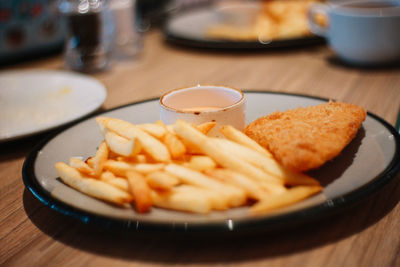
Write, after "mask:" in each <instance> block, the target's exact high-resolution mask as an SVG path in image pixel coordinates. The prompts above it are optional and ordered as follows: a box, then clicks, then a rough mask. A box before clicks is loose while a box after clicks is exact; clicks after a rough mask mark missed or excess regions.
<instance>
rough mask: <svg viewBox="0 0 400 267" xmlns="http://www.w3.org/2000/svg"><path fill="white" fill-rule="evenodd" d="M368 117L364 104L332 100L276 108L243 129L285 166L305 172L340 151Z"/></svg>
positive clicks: (318, 165)
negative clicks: (302, 105) (306, 105)
mask: <svg viewBox="0 0 400 267" xmlns="http://www.w3.org/2000/svg"><path fill="white" fill-rule="evenodd" d="M365 117H366V111H365V110H364V109H363V108H362V107H359V106H357V105H353V104H348V103H342V102H329V103H324V104H320V105H316V106H310V107H306V108H297V109H292V110H288V111H285V112H274V113H272V114H270V115H268V116H265V117H261V118H258V119H257V120H255V121H254V122H252V123H250V124H249V125H247V126H246V128H245V130H244V133H245V134H247V135H248V136H249V137H251V138H252V139H254V140H255V141H257V142H258V143H259V144H260V145H262V146H264V147H265V148H267V149H268V150H269V151H270V152H271V153H272V154H273V155H274V157H275V158H276V159H277V160H278V161H279V162H281V164H282V165H283V166H285V167H287V168H290V169H292V170H294V171H299V172H303V171H307V170H310V169H315V168H318V167H320V166H321V165H323V164H324V163H325V162H326V161H328V160H331V159H333V158H334V157H336V156H337V155H339V153H340V152H341V151H342V150H343V148H344V147H345V146H346V145H347V144H348V143H350V141H351V140H352V139H353V138H354V137H355V136H356V134H357V131H358V129H359V128H360V127H361V124H362V122H363V121H364V120H365Z"/></svg>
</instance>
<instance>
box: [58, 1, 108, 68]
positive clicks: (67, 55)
mask: <svg viewBox="0 0 400 267" xmlns="http://www.w3.org/2000/svg"><path fill="white" fill-rule="evenodd" d="M59 10H60V12H61V13H62V14H63V15H64V16H65V17H66V22H67V26H68V34H67V38H66V43H65V48H64V49H65V52H64V60H65V64H66V67H67V68H69V69H72V70H76V71H81V72H97V71H102V70H106V69H107V68H108V67H109V62H110V53H111V45H112V39H113V22H112V18H111V13H110V10H109V6H108V3H107V1H105V0H62V1H61V2H60V4H59Z"/></svg>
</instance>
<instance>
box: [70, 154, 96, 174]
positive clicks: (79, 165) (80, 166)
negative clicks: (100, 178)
mask: <svg viewBox="0 0 400 267" xmlns="http://www.w3.org/2000/svg"><path fill="white" fill-rule="evenodd" d="M69 166H71V167H72V168H75V169H77V170H78V171H80V172H81V173H84V174H88V175H93V174H94V170H93V168H91V167H90V166H89V165H88V164H87V163H86V162H84V161H83V160H81V159H79V158H70V159H69Z"/></svg>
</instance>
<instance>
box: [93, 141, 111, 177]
mask: <svg viewBox="0 0 400 267" xmlns="http://www.w3.org/2000/svg"><path fill="white" fill-rule="evenodd" d="M107 159H108V147H107V144H106V143H105V142H102V143H101V144H100V146H99V148H98V149H97V152H96V155H95V156H94V159H93V161H94V162H93V171H94V172H93V175H94V176H96V177H98V176H99V175H100V174H101V172H102V171H103V167H104V163H105V162H106V161H107Z"/></svg>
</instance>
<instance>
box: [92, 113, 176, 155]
mask: <svg viewBox="0 0 400 267" xmlns="http://www.w3.org/2000/svg"><path fill="white" fill-rule="evenodd" d="M96 120H97V123H98V124H101V125H103V126H104V127H105V128H106V129H108V130H111V131H114V132H116V133H117V134H119V135H121V136H122V137H125V138H127V139H135V138H137V139H138V140H139V141H140V143H141V145H142V149H143V150H144V151H146V153H148V154H149V155H150V156H151V157H152V158H153V159H154V160H156V161H160V162H170V161H171V155H170V154H169V151H168V149H167V147H166V146H165V145H164V144H163V143H161V141H159V140H158V139H157V138H155V137H153V136H151V135H150V134H148V133H146V132H145V131H143V130H141V129H140V128H139V127H137V126H135V125H133V124H131V123H129V122H126V121H123V120H120V119H114V118H105V117H98V118H97V119H96Z"/></svg>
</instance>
